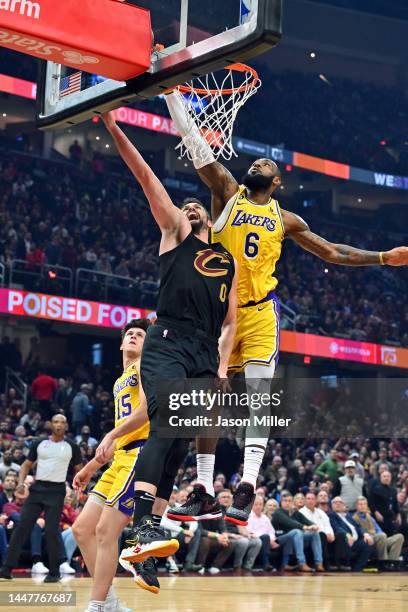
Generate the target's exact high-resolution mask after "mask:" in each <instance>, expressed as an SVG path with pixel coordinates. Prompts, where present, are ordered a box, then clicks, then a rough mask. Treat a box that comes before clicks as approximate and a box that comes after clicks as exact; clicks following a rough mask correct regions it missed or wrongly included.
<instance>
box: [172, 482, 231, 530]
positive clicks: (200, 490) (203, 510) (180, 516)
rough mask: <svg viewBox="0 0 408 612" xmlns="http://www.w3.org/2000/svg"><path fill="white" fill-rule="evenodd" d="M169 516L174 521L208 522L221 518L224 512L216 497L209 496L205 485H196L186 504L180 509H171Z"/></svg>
mask: <svg viewBox="0 0 408 612" xmlns="http://www.w3.org/2000/svg"><path fill="white" fill-rule="evenodd" d="M167 516H168V518H169V519H171V520H173V521H204V520H205V521H206V520H208V519H217V518H220V517H221V516H222V511H221V506H220V504H219V503H218V501H217V500H216V499H215V497H212V496H211V495H209V494H208V493H207V492H206V490H205V487H203V485H201V484H196V485H194V488H193V490H192V491H191V493H190V495H189V496H188V497H187V501H186V503H185V504H183V505H182V506H179V507H178V508H171V509H170V510H169V511H168V512H167Z"/></svg>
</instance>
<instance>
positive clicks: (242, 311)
mask: <svg viewBox="0 0 408 612" xmlns="http://www.w3.org/2000/svg"><path fill="white" fill-rule="evenodd" d="M212 238H213V241H217V242H220V243H221V244H222V245H223V246H224V247H225V248H226V249H227V250H228V251H229V252H230V253H231V254H232V255H233V256H234V257H235V259H236V260H237V263H238V314H237V334H236V337H235V343H234V348H233V351H232V355H231V359H230V369H232V370H242V369H243V368H244V367H245V366H246V365H248V364H250V363H253V364H264V365H270V364H271V363H272V362H273V361H274V360H276V359H277V356H278V349H279V302H278V300H277V297H276V295H275V292H274V290H275V288H276V286H277V284H278V281H277V279H276V278H275V276H274V272H275V268H276V264H277V262H278V260H279V257H280V255H281V250H282V241H283V239H284V227H283V222H282V215H281V211H280V208H279V204H278V202H277V200H275V199H273V198H271V199H270V200H269V202H268V203H267V204H255V203H254V202H251V200H249V199H248V197H247V191H246V187H245V186H243V185H241V186H240V187H239V190H238V192H237V193H236V194H235V195H234V196H233V197H232V198H231V199H230V200H229V202H228V203H227V205H226V207H225V208H224V210H223V212H222V214H221V215H220V217H219V218H218V219H217V221H216V222H215V224H214V227H213V232H212Z"/></svg>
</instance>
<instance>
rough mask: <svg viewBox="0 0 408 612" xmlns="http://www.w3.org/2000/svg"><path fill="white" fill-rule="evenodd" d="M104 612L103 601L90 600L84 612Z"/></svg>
mask: <svg viewBox="0 0 408 612" xmlns="http://www.w3.org/2000/svg"><path fill="white" fill-rule="evenodd" d="M104 611H105V602H104V601H96V600H95V599H92V601H90V602H89V604H88V607H87V609H86V612H104Z"/></svg>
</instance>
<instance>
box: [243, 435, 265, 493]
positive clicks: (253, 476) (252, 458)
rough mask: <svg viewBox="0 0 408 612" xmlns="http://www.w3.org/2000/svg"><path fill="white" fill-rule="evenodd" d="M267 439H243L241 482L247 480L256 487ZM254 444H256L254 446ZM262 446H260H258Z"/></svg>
mask: <svg viewBox="0 0 408 612" xmlns="http://www.w3.org/2000/svg"><path fill="white" fill-rule="evenodd" d="M267 443H268V440H267V439H266V441H265V440H264V439H257V438H255V439H251V438H248V439H247V440H245V455H244V473H243V475H242V480H241V482H249V484H251V485H252V486H253V487H254V491H255V489H256V481H257V478H258V476H259V470H260V469H261V465H262V461H263V458H264V455H265V450H266V445H267ZM255 445H256V446H255ZM260 446H262V448H260Z"/></svg>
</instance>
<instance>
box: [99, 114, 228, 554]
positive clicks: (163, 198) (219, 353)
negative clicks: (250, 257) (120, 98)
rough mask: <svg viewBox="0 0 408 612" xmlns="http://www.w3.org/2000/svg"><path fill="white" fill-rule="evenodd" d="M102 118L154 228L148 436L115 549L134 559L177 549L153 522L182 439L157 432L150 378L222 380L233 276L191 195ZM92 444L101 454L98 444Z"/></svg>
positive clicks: (207, 509)
mask: <svg viewBox="0 0 408 612" xmlns="http://www.w3.org/2000/svg"><path fill="white" fill-rule="evenodd" d="M104 121H105V125H106V127H107V128H108V130H109V132H110V134H111V135H112V137H113V140H114V141H115V143H116V146H117V148H118V151H119V153H120V155H121V156H122V158H123V160H124V161H125V162H126V164H127V165H128V167H129V169H130V170H131V171H132V173H133V175H134V176H135V178H136V180H137V181H138V182H139V183H140V185H141V187H142V188H143V191H144V193H145V195H146V197H147V199H148V201H149V204H150V208H151V211H152V214H153V216H154V218H155V220H156V222H157V224H158V225H159V227H160V230H161V232H162V238H161V243H160V281H161V284H160V292H159V298H158V306H157V322H156V324H155V325H153V326H151V328H149V330H148V332H147V335H146V339H145V342H144V347H143V353H142V358H141V378H142V385H143V389H144V392H145V395H146V398H147V403H148V415H149V419H150V435H149V438H148V440H147V442H146V444H145V446H144V448H143V452H142V453H140V457H139V458H138V461H137V475H138V481H137V482H136V483H135V512H134V528H135V529H134V532H133V534H132V535H133V538H134V539H133V540H131V541H130V545H129V546H128V548H126V549H125V550H124V551H122V555H121V556H122V558H124V559H126V560H127V561H131V562H140V561H144V560H145V559H147V558H148V557H149V556H152V555H155V556H158V557H164V556H168V555H170V554H173V552H175V551H176V550H177V548H178V542H177V540H169V539H168V537H167V535H166V533H165V532H164V530H163V529H160V527H159V525H160V518H161V515H162V514H163V512H164V510H165V508H166V505H167V502H168V499H169V497H170V493H171V491H172V488H173V483H174V478H175V476H176V473H177V470H178V468H179V466H180V464H181V462H182V461H183V459H184V458H185V456H186V454H187V450H188V440H185V439H166V438H159V437H158V433H157V420H158V405H157V393H156V388H157V384H158V383H159V381H160V380H162V379H166V378H167V379H169V378H175V379H186V378H213V379H215V378H217V377H219V378H222V379H223V378H227V367H228V359H229V357H230V354H231V349H232V345H233V341H234V336H235V329H236V306H237V295H236V286H237V275H236V266H235V261H234V258H233V257H232V255H231V254H230V253H229V252H228V251H226V250H225V249H224V247H222V245H220V244H209V241H208V239H209V228H210V226H211V220H210V217H209V214H208V212H207V211H206V209H205V208H204V206H203V205H202V204H201V203H200V202H199V201H198V200H196V201H190V202H189V203H187V204H185V205H184V206H183V207H182V209H179V208H177V207H176V206H174V204H173V203H172V201H171V199H170V197H169V195H168V193H167V192H166V190H165V188H164V187H163V185H162V184H161V182H160V181H159V179H158V178H157V177H156V176H155V174H154V172H153V171H152V170H151V168H150V167H149V166H148V165H147V164H146V162H145V161H144V160H143V158H142V156H141V155H140V154H139V152H138V151H137V149H136V148H135V147H134V146H133V144H132V143H131V142H130V141H129V139H128V138H127V137H126V136H125V134H124V133H123V132H122V130H121V129H120V128H119V127H118V126H117V125H116V122H115V120H114V117H113V115H112V113H108V114H106V115H105V116H104ZM207 442H208V443H209V444H211V443H213V440H211V441H210V440H208V441H207ZM99 449H100V451H99V452H101V454H102V455H103V447H102V448H101V446H100V447H99ZM208 452H211V451H210V449H208ZM199 487H200V486H199V485H198V488H197V490H196V491H195V495H196V497H197V499H199V500H200V506H201V507H202V508H203V509H204V511H203V512H202V514H203V517H202V518H204V515H205V518H211V517H214V518H217V517H218V516H220V515H221V513H220V509H219V507H218V503H217V502H216V501H215V500H214V498H211V497H210V496H209V495H207V494H206V493H205V489H204V490H201V489H200V488H199ZM153 504H154V506H153Z"/></svg>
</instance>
